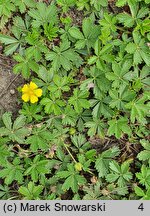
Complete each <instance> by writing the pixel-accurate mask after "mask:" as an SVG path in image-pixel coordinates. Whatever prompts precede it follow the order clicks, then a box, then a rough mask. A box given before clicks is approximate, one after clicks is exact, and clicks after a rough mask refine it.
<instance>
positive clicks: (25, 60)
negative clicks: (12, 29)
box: [13, 50, 39, 79]
mask: <svg viewBox="0 0 150 216" xmlns="http://www.w3.org/2000/svg"><path fill="white" fill-rule="evenodd" d="M13 58H14V59H15V60H16V61H17V62H18V64H16V65H15V66H14V67H13V71H14V73H22V75H23V77H24V78H26V79H27V78H29V76H30V71H31V70H32V71H34V72H37V71H38V69H39V66H38V64H37V63H36V62H35V61H34V60H33V59H32V58H31V57H30V55H29V54H28V50H26V51H25V55H24V56H21V55H20V54H16V55H14V56H13Z"/></svg>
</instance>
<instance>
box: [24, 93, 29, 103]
mask: <svg viewBox="0 0 150 216" xmlns="http://www.w3.org/2000/svg"><path fill="white" fill-rule="evenodd" d="M22 100H23V101H24V102H28V101H29V95H28V94H23V95H22Z"/></svg>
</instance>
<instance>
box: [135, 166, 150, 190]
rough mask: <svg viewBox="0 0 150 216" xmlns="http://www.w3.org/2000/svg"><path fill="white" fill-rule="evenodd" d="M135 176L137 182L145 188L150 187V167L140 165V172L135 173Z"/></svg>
mask: <svg viewBox="0 0 150 216" xmlns="http://www.w3.org/2000/svg"><path fill="white" fill-rule="evenodd" d="M136 177H137V178H138V180H139V183H140V184H142V185H143V186H145V187H146V188H147V189H149V188H150V168H149V167H146V166H145V165H142V167H141V172H138V173H136Z"/></svg>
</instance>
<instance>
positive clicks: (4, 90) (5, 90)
mask: <svg viewBox="0 0 150 216" xmlns="http://www.w3.org/2000/svg"><path fill="white" fill-rule="evenodd" d="M19 75H20V74H17V75H16V76H15V77H14V78H13V80H12V81H11V82H10V83H9V84H8V86H7V88H6V89H3V91H2V92H1V94H0V98H1V97H3V95H4V94H5V93H6V92H7V90H8V89H9V87H10V86H11V84H12V83H13V82H14V81H15V80H16V79H17V78H18V76H19Z"/></svg>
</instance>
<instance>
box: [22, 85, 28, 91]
mask: <svg viewBox="0 0 150 216" xmlns="http://www.w3.org/2000/svg"><path fill="white" fill-rule="evenodd" d="M21 91H22V92H23V93H26V92H28V91H29V85H27V84H25V85H24V86H23V87H22V89H21Z"/></svg>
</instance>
